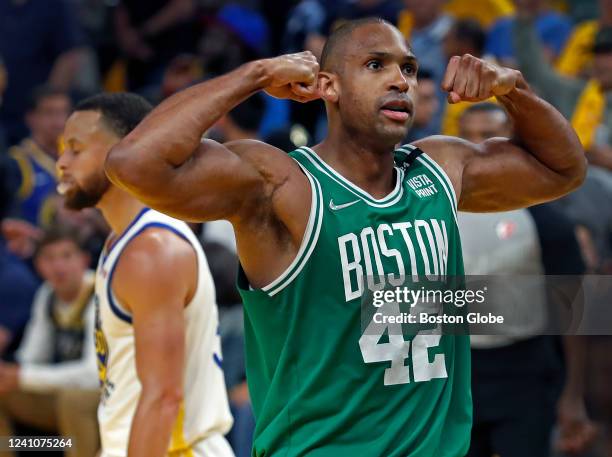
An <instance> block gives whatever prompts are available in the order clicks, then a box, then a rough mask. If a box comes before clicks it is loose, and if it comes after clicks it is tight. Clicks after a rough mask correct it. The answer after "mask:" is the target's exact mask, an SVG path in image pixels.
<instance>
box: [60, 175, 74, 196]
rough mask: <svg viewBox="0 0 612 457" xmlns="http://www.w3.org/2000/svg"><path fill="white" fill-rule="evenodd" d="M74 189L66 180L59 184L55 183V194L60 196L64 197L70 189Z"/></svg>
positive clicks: (71, 183)
mask: <svg viewBox="0 0 612 457" xmlns="http://www.w3.org/2000/svg"><path fill="white" fill-rule="evenodd" d="M72 187H74V183H73V182H72V181H70V180H68V179H61V180H60V182H59V183H57V187H56V189H57V193H58V194H60V195H66V194H67V193H68V192H69V191H70V189H72Z"/></svg>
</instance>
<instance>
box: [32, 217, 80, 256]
mask: <svg viewBox="0 0 612 457" xmlns="http://www.w3.org/2000/svg"><path fill="white" fill-rule="evenodd" d="M60 241H71V242H72V243H74V245H75V246H76V247H77V249H78V250H79V251H82V252H86V251H85V240H84V239H83V237H82V236H81V235H80V233H79V232H78V230H76V228H75V227H72V226H67V225H52V226H51V227H49V228H48V229H46V230H45V232H44V233H43V236H42V237H41V238H40V240H38V242H37V243H36V248H35V250H34V258H36V257H38V256H39V255H40V253H41V252H42V250H43V249H44V248H45V247H47V246H49V245H51V244H55V243H58V242H60Z"/></svg>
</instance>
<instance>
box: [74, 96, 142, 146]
mask: <svg viewBox="0 0 612 457" xmlns="http://www.w3.org/2000/svg"><path fill="white" fill-rule="evenodd" d="M152 109H153V106H152V105H151V104H150V103H149V102H148V101H147V100H146V99H145V98H143V97H141V96H140V95H136V94H132V93H129V92H117V93H101V94H97V95H93V96H91V97H89V98H86V99H85V100H83V101H81V102H79V103H78V104H77V106H76V107H75V108H74V111H98V112H100V113H101V114H102V118H103V120H104V122H105V124H106V125H107V126H108V127H109V128H110V129H111V130H112V131H113V132H114V133H116V134H117V136H118V137H119V138H123V137H124V136H126V135H127V134H128V133H130V132H131V131H132V130H134V128H135V127H136V126H137V125H138V124H139V123H140V122H141V121H142V120H143V119H144V118H145V117H146V115H147V114H149V113H150V112H151V110H152Z"/></svg>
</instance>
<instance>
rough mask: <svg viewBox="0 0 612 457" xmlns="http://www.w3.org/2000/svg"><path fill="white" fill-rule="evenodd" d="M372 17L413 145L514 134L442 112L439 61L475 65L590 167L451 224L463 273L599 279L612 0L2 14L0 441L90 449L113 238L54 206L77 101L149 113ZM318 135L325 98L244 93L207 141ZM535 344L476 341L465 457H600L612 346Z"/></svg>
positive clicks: (609, 193)
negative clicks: (115, 97)
mask: <svg viewBox="0 0 612 457" xmlns="http://www.w3.org/2000/svg"><path fill="white" fill-rule="evenodd" d="M369 16H378V17H382V18H384V19H386V20H387V21H389V22H391V23H393V24H395V25H397V27H398V28H399V29H400V31H401V32H402V33H403V34H404V35H405V36H406V39H407V40H408V41H409V43H410V45H411V48H412V49H413V51H414V53H415V55H416V56H417V58H418V59H419V87H418V90H417V100H416V105H417V108H416V114H415V117H414V124H413V127H412V129H411V131H410V133H409V135H408V138H406V142H410V141H414V140H418V139H420V138H423V137H425V136H429V135H435V134H446V135H456V136H461V137H463V138H465V139H467V140H470V141H474V142H477V143H478V142H482V141H485V140H486V139H488V138H491V137H495V136H511V135H512V124H511V122H510V119H509V117H508V115H507V114H506V113H505V111H504V110H503V109H502V108H501V107H500V105H498V104H497V103H496V102H495V100H494V99H491V100H490V101H487V102H485V103H482V104H477V105H473V104H469V103H459V104H454V105H449V104H448V103H447V101H446V94H445V93H444V92H443V91H442V89H441V87H440V82H441V80H442V78H443V75H444V71H445V68H446V64H447V62H448V59H449V58H450V57H451V56H453V55H462V54H465V53H469V54H472V55H474V56H477V57H482V58H484V59H488V60H491V61H494V62H497V63H500V64H502V65H506V66H511V67H514V68H517V69H519V70H520V71H521V72H522V73H523V75H524V76H525V78H526V80H527V81H528V82H529V84H530V85H531V86H532V87H533V89H534V90H536V91H537V92H538V93H539V94H540V96H541V97H542V98H544V99H545V100H546V101H548V102H549V103H551V104H552V105H554V106H555V107H556V108H557V109H558V110H559V111H560V112H561V113H562V114H563V115H564V116H565V117H566V118H567V119H568V120H569V121H570V122H571V124H572V126H573V127H574V129H575V130H576V132H577V134H578V136H579V138H580V140H581V142H582V144H583V146H584V148H585V151H586V153H587V158H588V160H589V164H590V165H589V171H588V176H587V179H586V181H585V183H584V185H583V186H582V187H581V188H580V189H578V190H577V191H576V192H574V193H573V194H571V195H569V196H567V197H564V198H562V199H561V200H558V201H556V202H553V203H550V204H546V205H540V206H538V207H534V208H529V209H528V210H519V211H513V212H508V213H497V214H493V215H487V216H481V215H467V214H462V215H460V217H459V225H460V229H461V233H462V238H463V240H464V256H465V263H466V274H478V275H504V274H505V275H513V274H516V275H521V274H527V275H529V274H540V275H541V274H547V275H574V276H578V275H584V274H610V273H611V272H612V244H611V242H612V0H514V1H513V0H335V1H334V0H301V1H298V0H294V1H273V0H242V1H239V0H235V1H232V0H226V1H223V0H45V1H41V0H0V223H1V226H0V229H1V230H0V359H1V361H0V436H5V435H10V434H11V433H13V434H14V431H15V429H14V427H17V430H21V431H24V433H27V432H30V431H32V430H33V431H34V432H35V433H36V434H41V433H42V432H45V431H52V430H60V431H62V432H65V433H66V434H72V435H75V434H76V435H78V436H84V437H86V438H85V439H83V440H82V441H81V443H85V444H86V445H88V446H89V447H84V448H83V449H82V451H81V452H82V454H81V455H84V456H85V455H93V452H94V451H91V450H90V449H96V445H97V444H96V438H95V436H93V435H95V432H92V430H95V401H92V394H91V392H92V391H94V392H95V389H96V383H97V375H96V366H95V365H96V364H95V356H94V354H93V350H92V348H93V346H94V345H95V344H96V342H95V341H93V340H92V338H93V336H92V334H93V332H91V331H90V328H92V325H93V324H92V319H93V314H92V312H91V310H90V308H91V302H92V289H91V287H92V285H91V269H93V268H95V265H96V262H97V258H98V255H99V253H100V251H101V248H102V245H103V243H104V240H105V238H106V236H107V234H108V231H109V228H108V227H107V226H106V225H105V223H104V221H103V220H102V218H101V217H100V216H99V215H98V214H97V212H96V210H85V211H82V212H78V213H76V212H71V211H68V210H66V209H65V208H63V205H62V199H61V197H60V196H59V195H58V194H57V192H56V183H57V177H56V173H55V161H56V159H57V157H58V155H59V154H61V147H62V146H61V133H62V130H63V127H64V123H65V120H66V118H67V117H68V115H69V113H70V111H71V107H72V106H73V105H74V103H75V102H77V101H79V100H80V99H82V98H84V97H86V96H88V95H91V94H94V93H97V92H100V91H131V92H136V93H139V94H141V95H143V96H144V97H146V98H147V99H148V100H150V101H151V102H152V103H154V104H156V103H159V102H160V101H161V100H163V99H164V98H166V97H168V96H170V95H172V94H173V93H175V92H177V91H179V90H181V89H183V88H185V87H188V86H190V85H193V84H196V83H198V82H201V81H205V80H207V79H209V78H213V77H215V76H219V75H221V74H223V73H226V72H228V71H231V70H232V69H234V68H236V67H238V66H239V65H241V64H242V63H244V62H246V61H249V60H252V59H257V58H262V57H267V56H271V55H277V54H279V53H288V52H298V51H301V50H304V49H307V50H310V51H312V52H313V53H314V54H315V55H316V56H319V55H320V53H321V50H322V48H323V45H324V43H325V39H326V36H327V35H328V34H329V33H330V31H332V30H333V29H334V28H335V27H338V26H339V25H340V24H342V22H343V21H346V20H351V19H357V18H362V17H369ZM325 130H326V119H325V109H324V106H323V103H322V102H320V101H315V102H311V103H308V104H298V103H293V102H289V101H286V100H278V99H275V98H272V97H270V96H267V95H264V94H257V95H255V96H253V97H252V98H250V99H249V100H247V101H246V102H244V103H243V104H241V105H239V106H238V107H236V108H235V109H234V110H232V111H231V112H230V113H229V114H227V115H226V116H224V117H223V118H222V119H221V120H220V121H219V122H218V123H217V124H216V125H215V126H214V127H213V128H212V129H211V130H210V131H209V132H208V134H207V135H208V136H209V137H210V138H213V139H216V140H218V141H233V140H238V139H243V138H258V139H261V140H263V141H266V142H268V143H270V144H273V145H275V146H277V147H279V148H281V149H283V150H285V151H291V150H292V149H294V148H296V147H298V146H301V145H306V144H308V145H312V144H316V143H317V142H318V141H320V140H321V139H322V138H323V137H324V136H325V133H326V132H325ZM510 191H511V189H509V192H510ZM193 229H194V230H195V231H196V232H197V233H198V234H199V236H200V238H201V240H202V243H203V246H204V248H205V251H206V252H207V255H208V259H209V262H210V265H211V270H212V273H213V276H214V279H215V283H216V288H217V301H218V304H219V307H220V317H221V319H220V321H221V328H220V332H221V336H222V341H223V351H224V371H225V376H226V381H227V385H228V390H229V393H230V399H231V403H232V409H233V412H234V416H235V425H234V429H233V430H232V432H231V436H230V440H231V444H232V446H233V447H234V449H235V451H236V453H237V455H238V456H239V457H240V456H247V455H250V443H251V435H252V430H253V427H254V418H253V416H252V413H251V412H250V405H249V395H248V390H247V388H246V382H245V370H244V354H243V339H242V307H241V303H240V296H239V295H238V293H237V290H236V287H235V278H236V272H237V268H238V262H237V258H236V254H235V252H236V247H235V242H234V238H233V234H232V231H231V226H229V224H228V223H225V222H221V221H216V222H210V223H204V224H199V225H194V226H193ZM538 294H540V295H538ZM538 296H540V299H538V298H537V297H538ZM534 297H535V298H534V303H535V304H533V303H532V304H529V305H530V306H535V307H537V306H540V305H539V304H538V300H539V301H541V302H542V303H543V302H545V301H547V298H546V292H543V291H542V290H538V289H537V286H536V289H534ZM542 306H544V305H543V304H542ZM531 330H532V337H530V338H518V339H515V340H513V339H503V338H502V339H501V340H500V339H499V338H498V339H490V338H489V339H487V338H484V339H483V338H475V339H474V341H473V348H474V349H473V360H474V369H473V374H474V376H473V378H474V385H473V391H474V402H475V426H474V432H473V436H472V443H473V444H472V449H471V451H470V455H471V456H477V457H479V456H482V457H490V456H491V455H493V454H499V455H501V456H503V457H506V456H519V455H520V456H523V457H538V456H546V455H565V454H564V453H566V454H567V455H583V456H593V457H598V456H602V457H603V456H609V455H612V436H611V429H610V424H612V415H611V412H612V395H611V394H610V389H609V387H608V386H609V383H608V379H609V376H612V358H611V357H610V356H609V351H608V350H609V340H608V338H605V337H590V338H573V339H572V338H564V339H563V338H555V337H533V335H537V334H538V325H537V323H536V324H534V328H532V329H531ZM67 387H68V388H69V389H68V390H69V393H68V394H67V393H66V392H65V391H66V388H67ZM31 392H34V393H35V394H36V396H32V395H29V394H28V393H31ZM58 392H60V393H58ZM22 394H24V395H22ZM27 394H28V395H27ZM20 395H21V396H20ZM94 400H95V399H94ZM45 402H47V403H48V404H47V403H45ZM34 405H37V407H36V408H34ZM33 408H34V410H36V411H37V414H36V417H35V418H34V417H31V416H32V414H28V411H29V410H33ZM40 411H46V413H45V414H43V413H40ZM38 413H40V414H38ZM71 418H72V419H71ZM74 418H78V420H74ZM87 418H89V419H87ZM41 430H42V432H41ZM34 432H32V433H34ZM525 450H527V451H525ZM557 452H561V454H556V453H557ZM75 455H76V454H75Z"/></svg>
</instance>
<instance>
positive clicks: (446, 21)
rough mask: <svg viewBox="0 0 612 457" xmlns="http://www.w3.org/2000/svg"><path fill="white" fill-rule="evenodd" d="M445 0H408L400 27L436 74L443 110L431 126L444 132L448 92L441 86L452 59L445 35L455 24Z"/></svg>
mask: <svg viewBox="0 0 612 457" xmlns="http://www.w3.org/2000/svg"><path fill="white" fill-rule="evenodd" d="M444 3H445V2H444V0H429V1H426V2H424V1H421V0H404V5H405V9H404V10H403V11H402V12H401V13H400V16H399V22H398V28H399V29H400V31H401V32H402V33H403V34H404V35H405V36H406V38H407V39H408V41H409V43H410V46H411V47H412V50H413V52H414V54H415V55H416V56H417V58H418V59H419V65H420V66H422V67H424V68H427V69H428V70H430V71H431V72H432V74H433V77H434V81H435V82H436V87H437V94H438V100H439V101H440V104H439V109H438V111H437V112H436V114H435V116H434V117H433V119H432V121H431V122H430V124H429V126H428V128H429V129H430V130H431V131H434V132H440V129H441V123H442V114H443V109H444V105H445V100H446V93H445V92H444V91H443V90H442V88H441V87H440V84H441V82H442V77H443V76H444V72H445V71H446V66H447V64H448V59H447V58H446V56H445V54H444V38H445V37H446V35H447V34H448V32H449V31H450V29H451V27H452V25H453V19H452V18H451V16H448V15H447V14H445V13H444V10H443V6H444Z"/></svg>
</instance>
